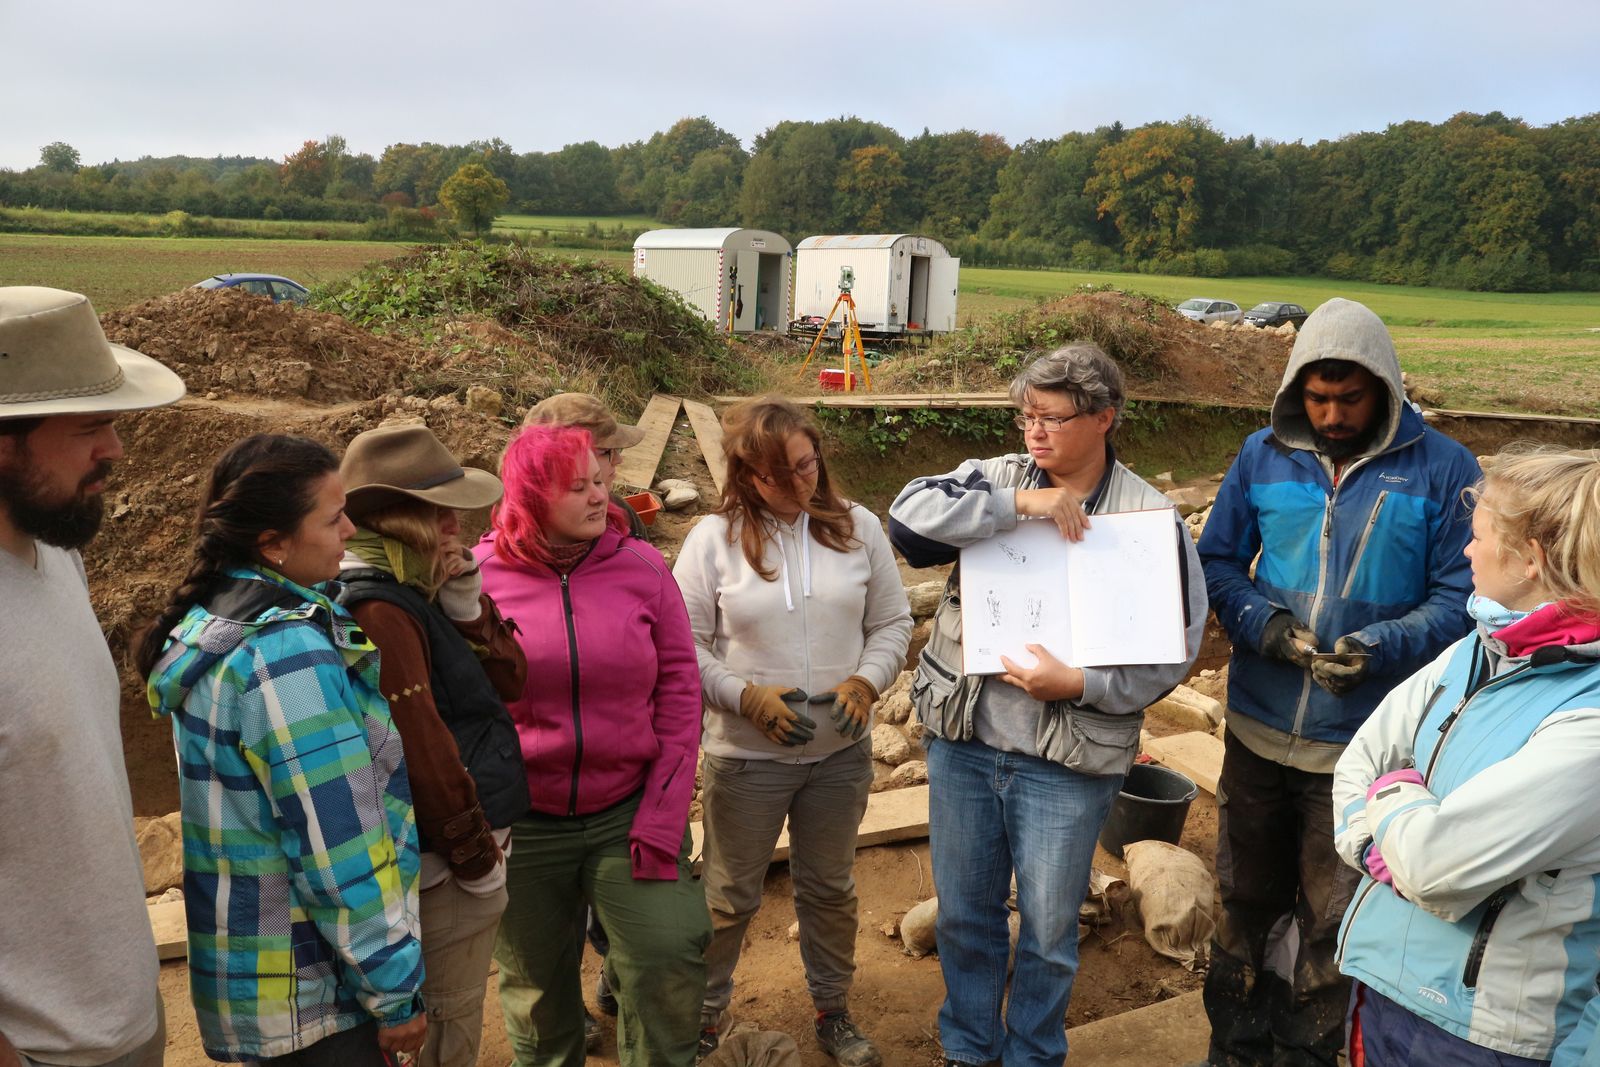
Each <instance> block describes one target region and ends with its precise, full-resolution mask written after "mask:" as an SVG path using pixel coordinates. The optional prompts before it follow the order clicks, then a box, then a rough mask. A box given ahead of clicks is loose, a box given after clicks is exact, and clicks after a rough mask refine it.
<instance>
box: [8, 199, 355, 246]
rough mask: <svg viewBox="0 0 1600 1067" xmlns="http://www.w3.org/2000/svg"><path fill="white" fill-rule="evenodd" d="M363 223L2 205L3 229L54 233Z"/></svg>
mask: <svg viewBox="0 0 1600 1067" xmlns="http://www.w3.org/2000/svg"><path fill="white" fill-rule="evenodd" d="M365 225H366V224H365V223H360V222H306V221H302V220H299V219H225V218H212V217H210V216H208V215H193V216H191V215H187V214H186V213H184V212H182V211H173V212H169V213H168V214H165V215H146V214H138V213H133V212H122V211H55V210H50V209H47V208H38V207H7V208H0V232H11V233H35V234H44V235H48V236H52V237H57V236H76V237H247V238H257V239H264V240H273V239H277V240H285V241H356V240H360V239H362V237H363V236H364V234H365V232H366V230H365Z"/></svg>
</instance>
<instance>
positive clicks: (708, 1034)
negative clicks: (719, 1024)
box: [694, 1026, 722, 1063]
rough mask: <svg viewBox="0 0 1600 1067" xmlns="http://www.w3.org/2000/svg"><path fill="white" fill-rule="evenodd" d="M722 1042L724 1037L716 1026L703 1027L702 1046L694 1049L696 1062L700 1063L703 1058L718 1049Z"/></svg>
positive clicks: (701, 1031)
mask: <svg viewBox="0 0 1600 1067" xmlns="http://www.w3.org/2000/svg"><path fill="white" fill-rule="evenodd" d="M721 1043H722V1038H721V1036H720V1035H719V1034H718V1033H717V1028H716V1027H715V1026H703V1027H701V1028H700V1047H699V1048H697V1049H695V1051H694V1062H696V1063H699V1062H700V1061H701V1060H703V1059H705V1058H706V1057H707V1056H709V1055H711V1054H712V1053H713V1052H715V1051H717V1046H718V1045H719V1044H721Z"/></svg>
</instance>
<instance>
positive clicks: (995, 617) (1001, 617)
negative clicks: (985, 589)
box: [986, 589, 1005, 626]
mask: <svg viewBox="0 0 1600 1067" xmlns="http://www.w3.org/2000/svg"><path fill="white" fill-rule="evenodd" d="M986 600H987V602H988V604H989V622H990V623H991V624H992V625H994V626H999V625H1000V624H1001V623H1002V622H1003V621H1005V613H1004V612H1003V611H1001V610H1000V594H998V593H996V592H995V591H994V590H993V589H991V590H989V595H988V597H987V598H986Z"/></svg>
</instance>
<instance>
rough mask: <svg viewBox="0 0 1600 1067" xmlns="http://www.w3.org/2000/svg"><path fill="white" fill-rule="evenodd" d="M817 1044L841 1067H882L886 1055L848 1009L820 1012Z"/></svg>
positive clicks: (818, 1014)
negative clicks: (863, 1030)
mask: <svg viewBox="0 0 1600 1067" xmlns="http://www.w3.org/2000/svg"><path fill="white" fill-rule="evenodd" d="M817 1044H818V1045H820V1046H822V1051H824V1052H826V1053H827V1054H828V1055H830V1056H832V1057H833V1058H834V1060H835V1061H836V1062H837V1063H838V1064H839V1067H881V1065H882V1063H883V1056H882V1055H880V1054H879V1052H878V1046H876V1045H874V1044H873V1043H872V1041H871V1039H870V1038H868V1037H867V1035H866V1034H863V1033H862V1032H861V1027H859V1026H857V1025H856V1023H855V1020H854V1019H852V1018H850V1013H849V1012H846V1011H830V1012H828V1013H827V1014H823V1013H821V1012H818V1013H817Z"/></svg>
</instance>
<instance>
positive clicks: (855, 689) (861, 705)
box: [811, 674, 878, 741]
mask: <svg viewBox="0 0 1600 1067" xmlns="http://www.w3.org/2000/svg"><path fill="white" fill-rule="evenodd" d="M822 696H823V698H826V699H828V700H831V701H832V702H833V710H832V711H830V712H829V715H831V716H832V718H833V728H834V729H835V730H838V731H839V736H841V737H848V738H850V740H852V741H859V740H861V734H862V732H863V731H864V730H866V728H867V723H868V722H869V721H870V720H871V719H872V705H874V704H876V703H877V702H878V691H877V689H875V688H873V685H872V683H871V682H869V681H867V680H866V679H865V678H863V677H861V675H859V674H852V675H851V676H850V677H848V678H846V679H845V680H844V681H842V682H840V683H839V684H838V685H836V686H834V687H833V688H832V689H830V690H828V691H827V692H826V693H824V694H822ZM811 699H812V700H813V701H816V700H817V699H818V698H817V697H812V698H811Z"/></svg>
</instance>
